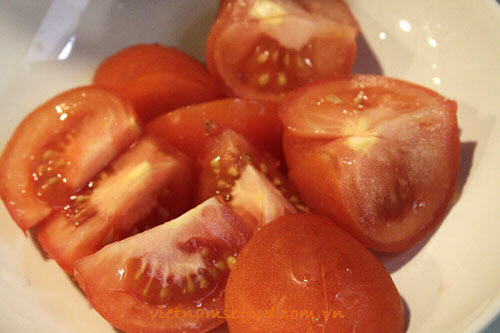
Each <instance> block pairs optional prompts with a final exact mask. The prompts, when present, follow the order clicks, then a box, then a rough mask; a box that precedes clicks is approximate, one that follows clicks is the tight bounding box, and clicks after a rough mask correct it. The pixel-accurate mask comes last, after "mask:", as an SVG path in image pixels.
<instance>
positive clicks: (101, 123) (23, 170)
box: [0, 86, 141, 230]
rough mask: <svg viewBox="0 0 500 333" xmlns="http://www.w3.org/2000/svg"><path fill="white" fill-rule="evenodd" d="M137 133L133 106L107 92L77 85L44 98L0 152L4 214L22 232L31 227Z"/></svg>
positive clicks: (80, 185)
mask: <svg viewBox="0 0 500 333" xmlns="http://www.w3.org/2000/svg"><path fill="white" fill-rule="evenodd" d="M140 134H141V130H140V128H139V126H138V124H137V122H136V119H135V114H134V110H133V108H132V107H131V106H130V104H128V103H126V102H124V101H123V100H122V99H120V98H119V97H118V96H117V95H115V94H114V93H112V92H110V91H108V90H104V89H100V88H96V87H91V86H89V87H81V88H76V89H73V90H69V91H67V92H64V93H62V94H60V95H58V96H56V97H54V98H52V99H50V100H49V101H48V102H46V103H45V104H43V105H41V106H39V107H38V108H36V109H35V110H34V111H33V112H32V113H30V114H29V115H28V116H27V117H26V118H25V119H24V120H23V122H22V123H21V124H20V125H19V126H18V127H17V129H16V131H15V132H14V134H13V136H12V137H11V138H10V140H9V142H8V143H7V146H6V148H5V150H4V152H3V154H2V158H1V161H0V173H1V174H2V181H1V182H0V196H1V197H2V200H3V201H4V203H5V205H6V207H7V209H8V211H9V213H10V215H11V216H12V218H13V219H14V221H16V223H17V224H18V225H19V227H21V228H22V229H23V230H26V229H29V228H31V227H33V226H34V225H36V224H37V223H39V222H40V221H42V220H43V219H44V218H46V217H47V216H49V214H50V213H51V212H52V209H53V207H61V206H63V205H64V204H65V203H66V200H67V198H68V197H69V195H70V194H71V193H74V192H75V191H77V190H79V189H80V188H82V187H84V186H85V185H86V184H87V183H88V181H89V180H91V179H92V177H94V175H95V174H96V173H97V172H99V171H100V170H101V169H102V168H103V167H104V166H106V165H107V164H108V163H109V162H110V161H111V160H112V159H113V158H114V157H115V156H117V154H118V153H120V152H121V151H122V150H124V149H126V148H127V147H128V146H129V145H130V144H131V143H132V142H134V141H135V140H136V139H137V138H138V137H139V136H140Z"/></svg>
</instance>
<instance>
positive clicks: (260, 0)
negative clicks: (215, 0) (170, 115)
mask: <svg viewBox="0 0 500 333" xmlns="http://www.w3.org/2000/svg"><path fill="white" fill-rule="evenodd" d="M358 30H359V28H358V24H357V22H356V20H355V19H354V17H353V16H352V14H351V12H350V11H349V8H348V7H347V5H346V4H345V3H344V2H343V1H339V0H334V1H326V0H312V1H283V0H244V1H241V0H230V1H224V2H223V3H222V4H221V7H220V10H219V14H218V16H217V20H216V22H215V24H214V25H213V27H212V30H211V32H210V35H209V38H208V41H207V49H206V59H207V65H208V68H209V70H210V71H211V72H212V73H213V74H214V75H218V76H219V77H220V78H221V80H222V81H223V82H224V84H225V85H226V88H227V90H229V91H230V92H232V93H233V94H234V95H236V96H240V97H246V98H257V99H265V100H272V101H278V100H280V99H281V98H282V97H283V94H284V93H285V92H287V91H290V90H292V89H294V88H297V87H300V86H302V85H304V84H306V83H309V82H312V81H316V80H318V79H322V78H325V77H341V76H345V75H346V74H348V73H349V71H350V69H351V67H352V64H353V62H354V56H355V53H356V36H357V34H358ZM229 55H230V56H229Z"/></svg>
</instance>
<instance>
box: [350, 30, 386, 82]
mask: <svg viewBox="0 0 500 333" xmlns="http://www.w3.org/2000/svg"><path fill="white" fill-rule="evenodd" d="M352 73H355V74H377V75H383V74H384V72H383V70H382V65H381V64H380V62H379V61H378V59H377V57H376V56H375V53H373V51H372V49H371V48H370V45H369V44H368V41H367V40H366V38H365V36H364V35H363V33H360V34H359V36H358V50H357V52H356V58H355V59H354V65H353V67H352Z"/></svg>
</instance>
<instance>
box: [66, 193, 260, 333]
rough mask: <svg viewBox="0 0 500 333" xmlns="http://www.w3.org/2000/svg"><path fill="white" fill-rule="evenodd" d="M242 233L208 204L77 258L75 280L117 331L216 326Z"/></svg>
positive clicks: (228, 215)
mask: <svg viewBox="0 0 500 333" xmlns="http://www.w3.org/2000/svg"><path fill="white" fill-rule="evenodd" d="M250 236H251V230H250V229H249V228H248V226H247V225H246V224H245V222H244V221H243V220H242V219H241V218H240V217H239V216H238V215H237V214H235V213H234V212H232V211H231V209H229V208H227V207H225V206H224V205H222V204H220V203H219V202H218V201H217V200H216V199H210V200H208V201H206V202H204V203H203V204H201V205H200V206H198V207H196V208H194V209H193V210H191V211H189V212H188V213H186V214H184V215H183V216H181V217H179V218H177V219H176V220H174V221H170V222H168V223H165V224H163V225H161V226H158V227H156V228H154V229H151V230H148V231H146V232H143V233H141V234H138V235H135V236H133V237H130V238H128V239H125V240H123V241H120V242H116V243H113V244H111V245H109V246H107V247H105V248H104V249H102V250H101V251H99V252H97V253H96V254H94V255H92V256H89V257H86V258H83V259H81V260H79V261H78V262H77V263H76V267H75V277H76V279H77V280H78V283H79V284H80V286H81V287H82V289H83V290H84V291H85V293H86V294H87V296H88V298H89V300H90V303H91V304H92V305H93V306H94V308H95V309H96V310H97V311H98V312H99V313H100V314H101V315H102V316H103V317H104V318H105V319H106V320H108V321H109V322H110V323H111V324H112V325H113V326H115V327H117V328H119V329H122V330H124V331H127V332H151V333H154V332H177V331H179V332H180V331H182V332H207V331H209V330H210V329H212V328H215V327H216V326H218V325H220V324H222V322H223V321H224V319H222V318H220V317H222V316H223V313H222V311H223V309H224V287H225V282H226V279H227V276H228V275H229V271H230V269H232V267H233V265H234V263H235V260H236V257H237V254H238V252H239V251H240V249H241V247H242V246H243V245H244V244H245V243H246V242H247V240H248V239H249V238H250ZM209 311H214V312H209ZM215 311H218V313H219V318H218V317H217V315H216V312H215ZM210 313H211V314H210Z"/></svg>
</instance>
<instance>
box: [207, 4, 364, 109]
mask: <svg viewBox="0 0 500 333" xmlns="http://www.w3.org/2000/svg"><path fill="white" fill-rule="evenodd" d="M255 2H256V1H254V0H245V1H237V0H225V1H221V3H220V6H219V9H218V13H217V19H216V21H215V23H214V25H213V26H212V30H211V31H210V34H209V36H208V40H207V47H206V52H205V58H206V62H207V67H208V70H209V71H210V72H211V73H212V74H213V75H214V76H216V77H219V78H220V81H221V82H223V86H224V88H225V91H226V94H227V95H228V96H237V97H243V98H250V99H260V100H268V101H274V102H280V101H281V100H282V99H283V97H284V96H285V93H284V92H282V93H275V92H262V91H257V90H256V89H254V88H252V87H249V86H248V85H246V84H245V83H243V82H242V81H241V78H240V77H241V73H237V70H236V69H235V68H234V67H235V66H236V61H233V60H235V59H239V58H243V53H245V50H246V49H245V46H246V47H248V48H249V47H250V46H251V45H253V44H254V43H256V42H257V40H258V39H259V38H260V37H262V36H263V35H264V33H263V32H262V31H260V30H259V29H261V28H260V27H259V25H258V23H256V22H255V19H252V18H249V17H248V16H249V9H250V8H251V7H252V6H253V4H255ZM271 2H273V3H280V4H281V5H283V3H285V4H292V5H293V6H298V7H300V8H303V9H305V10H306V11H308V12H312V13H315V15H320V16H322V17H323V18H327V19H329V20H333V21H334V22H336V24H337V25H338V27H337V28H336V29H334V30H335V31H331V32H330V34H329V36H319V37H318V40H317V41H316V42H318V44H320V45H321V46H320V47H321V48H323V53H321V52H319V53H318V54H316V55H315V56H314V57H312V59H313V60H314V61H315V65H314V66H313V67H315V69H314V71H315V73H314V74H313V75H312V76H311V77H309V78H308V82H313V81H318V80H321V79H324V78H328V77H330V78H332V77H343V76H346V75H347V74H349V72H350V70H351V68H352V66H353V64H354V59H355V55H356V51H357V45H356V38H357V35H358V33H359V25H358V23H357V21H356V19H355V18H354V16H353V15H352V13H351V12H350V10H349V8H348V6H347V5H346V3H345V2H344V1H321V0H319V1H316V0H314V1H311V2H307V3H306V2H303V1H290V2H283V1H271ZM292 26H293V25H292ZM341 26H343V27H341ZM337 29H338V30H337ZM248 31H259V32H260V34H255V33H254V34H251V33H248ZM285 34H286V33H285ZM343 34H346V35H347V34H352V36H351V37H349V38H347V37H346V36H342V35H343ZM332 36H337V37H336V38H338V39H335V38H333V37H332ZM344 37H345V38H344ZM329 38H330V39H331V40H330V41H328V40H329ZM225 39H228V40H225ZM310 43H313V42H312V41H310ZM235 45H236V46H240V45H241V46H240V47H239V48H238V47H235ZM246 51H248V50H246ZM228 52H231V53H232V54H233V56H232V57H231V58H230V59H229V60H231V61H229V62H228V63H227V64H225V63H224V61H226V60H228V58H227V57H224V54H227V53H228ZM332 52H333V53H335V54H337V53H339V52H340V54H339V55H338V56H337V57H335V59H334V60H332V56H331V54H332ZM247 53H248V52H247ZM338 59H341V60H342V61H340V62H338ZM336 62H338V63H336ZM333 64H335V65H333ZM226 67H227V68H226ZM288 90H290V89H288Z"/></svg>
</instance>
